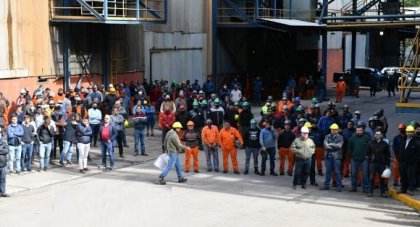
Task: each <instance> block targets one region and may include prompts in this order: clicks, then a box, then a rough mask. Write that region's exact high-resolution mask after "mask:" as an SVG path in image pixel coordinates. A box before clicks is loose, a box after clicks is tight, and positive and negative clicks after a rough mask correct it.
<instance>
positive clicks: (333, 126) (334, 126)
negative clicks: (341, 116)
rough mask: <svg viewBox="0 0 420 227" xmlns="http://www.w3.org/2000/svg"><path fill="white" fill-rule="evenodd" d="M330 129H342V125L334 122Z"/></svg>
mask: <svg viewBox="0 0 420 227" xmlns="http://www.w3.org/2000/svg"><path fill="white" fill-rule="evenodd" d="M330 129H331V130H337V129H340V127H338V125H337V124H335V123H334V124H332V125H331V126H330Z"/></svg>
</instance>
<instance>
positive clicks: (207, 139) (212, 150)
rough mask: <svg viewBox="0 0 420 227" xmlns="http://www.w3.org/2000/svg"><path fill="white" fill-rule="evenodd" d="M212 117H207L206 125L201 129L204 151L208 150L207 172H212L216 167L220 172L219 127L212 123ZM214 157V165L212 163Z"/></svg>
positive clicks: (216, 170)
mask: <svg viewBox="0 0 420 227" xmlns="http://www.w3.org/2000/svg"><path fill="white" fill-rule="evenodd" d="M212 123H213V122H212V121H211V119H207V121H206V126H204V127H203V130H202V131H201V139H202V142H203V147H204V151H205V152H206V160H207V172H211V171H212V170H213V169H212V168H214V171H215V172H219V150H218V144H217V143H218V139H219V129H217V126H215V125H213V124H212ZM212 157H213V165H212V162H211V161H212Z"/></svg>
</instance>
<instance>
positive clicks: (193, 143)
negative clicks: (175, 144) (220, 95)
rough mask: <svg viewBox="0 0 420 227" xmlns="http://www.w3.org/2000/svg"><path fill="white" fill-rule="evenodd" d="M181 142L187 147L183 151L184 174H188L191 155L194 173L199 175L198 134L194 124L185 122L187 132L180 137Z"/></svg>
mask: <svg viewBox="0 0 420 227" xmlns="http://www.w3.org/2000/svg"><path fill="white" fill-rule="evenodd" d="M181 140H182V141H183V142H185V146H187V147H189V148H190V149H189V150H186V151H185V172H186V173H188V172H190V160H191V155H192V156H193V160H194V173H199V171H198V145H199V141H200V133H199V132H197V131H196V130H195V129H194V122H193V121H188V122H187V130H186V131H185V133H184V135H183V136H182V138H181Z"/></svg>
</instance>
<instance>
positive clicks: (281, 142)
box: [277, 120, 296, 176]
mask: <svg viewBox="0 0 420 227" xmlns="http://www.w3.org/2000/svg"><path fill="white" fill-rule="evenodd" d="M291 124H292V122H291V121H290V120H286V121H285V122H284V129H283V130H281V131H280V133H279V137H278V139H277V147H278V149H279V156H280V176H283V175H284V163H285V161H286V156H287V162H288V168H287V174H288V175H289V176H293V166H294V165H295V155H294V154H293V152H292V150H291V149H290V145H292V142H293V140H295V138H296V136H295V133H293V131H292V130H291V129H290V126H291Z"/></svg>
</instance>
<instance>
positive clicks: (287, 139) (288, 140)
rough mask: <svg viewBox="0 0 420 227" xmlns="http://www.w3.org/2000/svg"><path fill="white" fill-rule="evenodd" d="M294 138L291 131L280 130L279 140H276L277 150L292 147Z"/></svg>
mask: <svg viewBox="0 0 420 227" xmlns="http://www.w3.org/2000/svg"><path fill="white" fill-rule="evenodd" d="M295 138H296V136H295V133H293V131H292V130H291V129H290V130H284V129H283V130H281V132H280V133H279V138H278V139H277V148H281V147H286V148H289V147H290V145H292V143H293V140H295Z"/></svg>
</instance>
